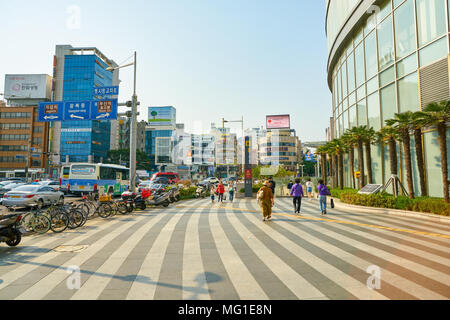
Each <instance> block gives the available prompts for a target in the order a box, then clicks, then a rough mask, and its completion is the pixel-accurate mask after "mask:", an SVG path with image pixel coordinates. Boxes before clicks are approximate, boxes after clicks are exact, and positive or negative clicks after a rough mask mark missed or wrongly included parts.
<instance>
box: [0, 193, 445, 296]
mask: <svg viewBox="0 0 450 320" xmlns="http://www.w3.org/2000/svg"><path fill="white" fill-rule="evenodd" d="M291 206H292V205H291V200H290V199H277V200H276V206H275V208H274V214H273V220H272V221H270V222H263V221H262V216H261V214H260V212H259V209H258V206H257V203H256V201H255V200H246V199H239V200H236V201H235V202H234V203H229V202H228V203H223V204H217V203H215V204H213V205H212V204H211V203H210V201H209V200H207V199H204V200H190V201H185V202H180V203H178V204H177V205H172V206H170V207H169V208H166V209H163V208H151V209H148V210H146V211H143V212H139V211H136V212H135V213H133V214H131V215H127V216H116V217H114V218H111V219H109V220H102V219H94V220H92V221H89V222H88V223H87V225H86V226H85V227H83V228H81V229H79V230H73V231H66V232H64V233H62V234H52V233H48V234H45V235H40V236H30V237H26V238H24V240H23V242H22V243H21V244H20V245H19V247H17V248H8V247H7V246H6V245H5V244H2V245H1V246H0V299H19V300H20V299H48V300H66V299H117V300H118V299H169V300H172V299H176V300H180V299H201V300H203V299H213V300H216V299H225V300H228V299H243V300H247V299H256V300H267V299H271V300H297V299H314V300H316V299H324V300H325V299H377V300H378V299H380V300H381V299H449V298H450V225H444V224H439V223H437V222H431V221H425V220H420V219H418V218H409V217H397V216H387V215H382V214H374V213H364V212H359V213H351V212H344V211H339V210H336V209H331V210H329V214H328V215H327V216H320V214H319V213H318V212H319V210H318V204H317V201H316V200H313V201H311V202H308V201H305V200H304V201H303V206H302V216H300V217H298V216H295V215H294V214H293V213H292V212H293V210H292V208H291ZM61 246H69V247H61ZM61 250H62V251H61ZM64 250H69V251H75V252H64ZM68 268H72V269H70V270H74V271H75V272H73V273H69V272H68ZM368 270H369V271H370V272H373V273H372V274H369V273H368ZM378 280H379V281H378Z"/></svg>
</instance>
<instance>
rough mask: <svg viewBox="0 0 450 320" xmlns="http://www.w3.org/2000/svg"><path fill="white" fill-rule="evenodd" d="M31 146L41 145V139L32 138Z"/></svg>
mask: <svg viewBox="0 0 450 320" xmlns="http://www.w3.org/2000/svg"><path fill="white" fill-rule="evenodd" d="M33 144H34V145H41V144H42V138H33Z"/></svg>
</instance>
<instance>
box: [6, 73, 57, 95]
mask: <svg viewBox="0 0 450 320" xmlns="http://www.w3.org/2000/svg"><path fill="white" fill-rule="evenodd" d="M5 98H6V99H43V100H45V99H50V98H51V77H50V76H49V75H46V74H7V75H5Z"/></svg>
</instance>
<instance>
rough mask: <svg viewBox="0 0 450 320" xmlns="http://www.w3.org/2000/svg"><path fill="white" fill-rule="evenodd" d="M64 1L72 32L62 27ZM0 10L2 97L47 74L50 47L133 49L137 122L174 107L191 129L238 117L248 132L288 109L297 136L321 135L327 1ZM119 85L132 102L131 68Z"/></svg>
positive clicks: (187, 0) (168, 1)
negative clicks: (16, 83)
mask: <svg viewBox="0 0 450 320" xmlns="http://www.w3.org/2000/svg"><path fill="white" fill-rule="evenodd" d="M71 5H77V6H78V7H79V8H80V10H81V15H80V28H79V29H73V28H69V27H68V26H67V22H68V21H69V22H73V21H76V20H72V19H71V15H70V13H69V11H68V8H69V7H70V6H71ZM0 12H2V19H1V22H0V23H1V28H0V39H1V41H2V49H1V50H0V92H3V88H4V75H5V74H7V73H47V74H49V75H52V57H53V54H54V50H55V45H56V44H71V45H73V46H96V47H98V48H99V49H100V50H101V51H102V52H103V53H104V54H105V55H107V56H108V57H109V58H111V59H113V60H115V61H116V62H117V63H122V62H123V61H124V60H126V59H127V58H128V57H130V56H131V55H132V53H133V52H134V51H135V50H136V51H137V52H138V79H137V88H138V97H139V101H140V102H141V110H140V113H141V116H140V117H139V119H146V117H147V107H148V106H158V105H173V106H174V107H175V108H176V109H177V121H178V122H181V123H185V124H186V126H187V129H188V130H191V131H194V127H195V128H196V130H198V128H199V127H203V128H204V129H205V130H206V129H207V128H209V126H210V123H211V122H215V123H216V124H219V122H220V119H221V118H222V117H225V118H226V119H229V120H237V119H240V118H241V116H244V121H245V127H246V128H248V127H255V126H263V125H264V124H265V115H267V114H285V113H289V114H291V125H292V127H293V128H294V129H296V130H297V134H298V135H299V136H300V138H301V139H302V140H304V141H311V140H319V139H320V140H322V139H325V128H326V127H327V126H328V123H329V117H330V113H331V95H330V92H329V90H328V86H327V83H326V62H327V52H326V51H327V50H326V38H325V28H324V23H325V22H324V21H325V3H324V1H317V0H278V1H274V0H150V1H137V0H130V1H127V2H125V1H104V0H90V1H84V0H83V1H76V0H73V1H55V0H51V1H50V0H43V1H26V2H25V3H19V2H16V1H0ZM128 62H131V61H128ZM120 79H121V80H122V83H121V88H120V90H121V94H120V97H119V99H120V100H121V101H125V100H129V99H130V98H129V97H130V96H131V93H132V82H133V78H132V68H126V69H122V70H121V74H120ZM196 121H201V124H200V123H199V122H196ZM235 127H239V125H238V124H237V125H235Z"/></svg>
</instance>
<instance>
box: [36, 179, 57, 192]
mask: <svg viewBox="0 0 450 320" xmlns="http://www.w3.org/2000/svg"><path fill="white" fill-rule="evenodd" d="M32 184H39V185H41V186H47V187H51V188H53V189H55V190H56V191H59V188H60V186H59V182H58V181H52V180H47V181H39V182H35V183H32Z"/></svg>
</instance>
